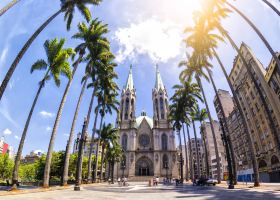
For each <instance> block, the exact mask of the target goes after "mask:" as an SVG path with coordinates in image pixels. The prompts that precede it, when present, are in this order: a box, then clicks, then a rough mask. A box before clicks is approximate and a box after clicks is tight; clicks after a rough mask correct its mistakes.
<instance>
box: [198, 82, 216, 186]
mask: <svg viewBox="0 0 280 200" xmlns="http://www.w3.org/2000/svg"><path fill="white" fill-rule="evenodd" d="M196 80H197V83H198V85H199V87H200V90H201V93H202V96H203V99H204V103H205V106H206V110H207V113H208V118H209V122H210V127H211V132H212V137H213V141H214V148H215V156H216V161H217V173H218V175H217V179H218V183H221V164H220V156H219V151H218V145H217V140H216V136H215V130H214V126H213V121H212V117H211V113H210V109H209V106H208V102H207V99H206V96H205V93H204V90H203V87H202V84H201V81H200V79H199V78H197V77H196Z"/></svg>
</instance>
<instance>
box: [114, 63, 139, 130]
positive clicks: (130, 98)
mask: <svg viewBox="0 0 280 200" xmlns="http://www.w3.org/2000/svg"><path fill="white" fill-rule="evenodd" d="M135 105H136V90H135V88H134V84H133V76H132V66H130V70H129V74H128V77H127V81H126V85H125V87H124V88H123V90H122V94H121V102H120V112H119V117H118V118H119V119H118V121H119V124H120V126H121V127H123V128H124V127H126V128H133V124H134V122H135V121H136V117H135Z"/></svg>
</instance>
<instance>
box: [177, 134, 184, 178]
mask: <svg viewBox="0 0 280 200" xmlns="http://www.w3.org/2000/svg"><path fill="white" fill-rule="evenodd" d="M178 137H179V147H180V179H181V181H182V182H183V180H184V178H183V155H182V152H183V150H182V138H181V133H180V130H178Z"/></svg>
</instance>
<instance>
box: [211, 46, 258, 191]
mask: <svg viewBox="0 0 280 200" xmlns="http://www.w3.org/2000/svg"><path fill="white" fill-rule="evenodd" d="M235 46H236V45H235ZM236 47H237V46H236ZM213 52H214V56H215V57H216V59H217V61H218V63H219V65H220V67H221V68H222V71H223V73H224V76H225V77H226V79H227V82H228V85H229V87H230V90H231V92H232V95H233V99H234V102H235V105H236V106H237V109H238V111H239V113H240V116H241V120H242V122H241V123H242V124H243V126H244V129H245V134H246V136H247V141H248V144H249V151H250V155H251V160H252V165H253V171H254V175H255V181H254V186H255V187H257V186H259V185H260V182H259V168H258V162H257V158H256V151H255V147H254V144H253V139H252V137H251V134H250V131H249V130H250V128H249V126H248V124H247V123H246V117H245V114H244V112H243V109H242V107H241V104H240V102H239V99H238V97H237V91H235V90H234V88H233V85H232V84H231V82H230V79H229V76H228V75H227V72H226V69H225V66H224V65H223V63H222V61H221V59H220V58H219V56H218V54H217V53H216V51H215V49H213ZM240 53H241V52H240ZM240 55H242V54H240Z"/></svg>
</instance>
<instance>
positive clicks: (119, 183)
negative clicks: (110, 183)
mask: <svg viewBox="0 0 280 200" xmlns="http://www.w3.org/2000/svg"><path fill="white" fill-rule="evenodd" d="M118 185H119V186H121V178H120V177H118Z"/></svg>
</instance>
